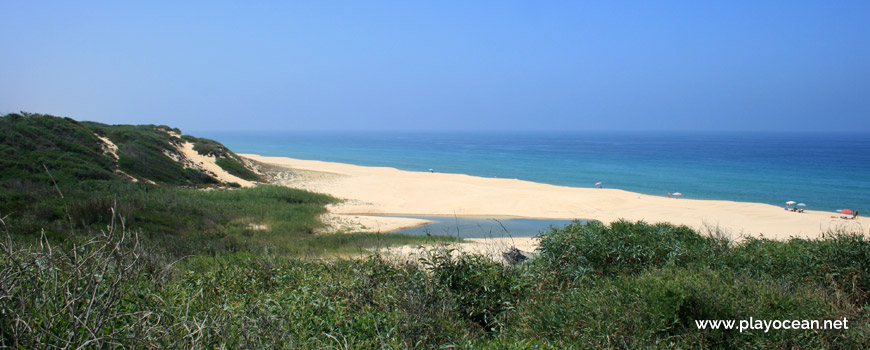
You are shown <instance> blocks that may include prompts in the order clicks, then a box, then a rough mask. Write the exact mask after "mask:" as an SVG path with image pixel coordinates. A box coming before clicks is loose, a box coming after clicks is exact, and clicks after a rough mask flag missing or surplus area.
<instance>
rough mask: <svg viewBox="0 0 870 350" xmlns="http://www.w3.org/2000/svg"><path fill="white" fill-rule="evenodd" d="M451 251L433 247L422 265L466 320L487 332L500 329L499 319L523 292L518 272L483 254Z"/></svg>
mask: <svg viewBox="0 0 870 350" xmlns="http://www.w3.org/2000/svg"><path fill="white" fill-rule="evenodd" d="M454 253H455V252H454V251H452V250H449V249H432V250H430V251H429V252H428V255H427V256H426V257H425V258H424V259H423V265H424V266H427V267H428V268H429V269H430V270H431V271H432V273H433V275H434V277H435V279H436V280H437V281H438V282H439V283H440V284H441V285H443V286H445V287H446V288H447V289H448V290H449V291H450V292H451V293H453V295H454V298H455V299H456V300H457V301H458V303H459V308H460V310H461V312H462V314H463V315H465V317H467V318H468V320H470V321H472V322H474V323H476V324H478V325H479V326H480V327H482V328H483V329H484V330H486V331H497V330H499V328H500V326H502V325H501V324H500V322H499V318H500V317H501V315H502V314H503V313H505V312H507V311H510V310H512V309H513V308H514V305H515V304H516V302H517V298H518V297H519V295H520V294H521V293H522V291H523V288H522V287H523V283H522V282H521V281H520V279H519V274H518V273H517V271H516V270H514V269H512V268H510V267H508V266H505V265H502V264H500V263H498V262H494V261H492V260H491V259H489V258H488V257H485V256H482V255H475V254H460V253H455V254H454Z"/></svg>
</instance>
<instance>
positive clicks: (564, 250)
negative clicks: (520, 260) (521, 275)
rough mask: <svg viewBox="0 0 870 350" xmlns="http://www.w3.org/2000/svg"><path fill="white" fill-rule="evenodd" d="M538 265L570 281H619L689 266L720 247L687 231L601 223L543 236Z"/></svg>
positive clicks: (555, 230)
mask: <svg viewBox="0 0 870 350" xmlns="http://www.w3.org/2000/svg"><path fill="white" fill-rule="evenodd" d="M538 238H540V245H539V247H538V250H539V252H540V255H539V257H538V262H539V263H540V264H542V265H543V268H544V269H547V270H550V271H553V272H555V273H556V274H557V276H558V277H560V278H562V279H564V280H567V281H576V280H578V279H579V278H581V277H584V276H587V275H588V274H590V273H591V274H595V275H599V276H617V275H621V274H633V273H639V272H641V271H644V270H646V269H649V268H653V267H663V266H666V265H673V266H685V265H687V264H689V263H692V262H695V261H698V260H700V259H703V258H706V257H708V256H710V255H711V254H712V253H713V252H714V251H715V248H716V244H717V242H715V241H713V240H708V239H706V238H704V237H701V236H700V235H698V233H697V232H695V231H694V230H692V229H690V228H688V227H685V226H674V225H671V224H655V225H651V224H647V223H645V222H642V221H639V222H636V223H632V222H627V221H615V222H613V223H611V224H610V225H604V224H602V223H601V222H598V221H590V222H587V223H579V222H577V223H574V224H571V225H568V226H566V227H564V228H551V229H550V231H549V232H543V233H541V234H540V235H538Z"/></svg>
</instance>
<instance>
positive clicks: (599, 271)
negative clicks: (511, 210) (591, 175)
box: [0, 114, 870, 349]
mask: <svg viewBox="0 0 870 350" xmlns="http://www.w3.org/2000/svg"><path fill="white" fill-rule="evenodd" d="M169 130H171V131H173V132H174V133H175V134H178V133H180V131H178V130H177V129H175V130H173V129H170V128H169V127H168V126H108V125H103V124H97V123H85V122H76V121H74V120H71V119H65V118H55V117H48V116H39V115H17V114H16V115H8V116H6V117H3V118H0V131H3V132H2V134H0V155H2V157H0V164H2V169H0V176H2V177H0V199H2V201H0V348H6V347H9V348H49V347H59V348H78V347H80V346H81V347H92V348H115V347H124V348H309V349H321V348H339V349H349V348H391V349H400V348H451V347H453V348H484V349H504V348H516V349H520V348H523V349H524V348H558V349H561V348H614V349H617V348H618V349H623V348H662V349H664V348H725V349H736V348H746V347H749V348H779V349H791V348H812V349H816V348H834V349H861V348H868V347H870V322H868V321H870V313H868V311H870V305H868V300H870V299H868V296H870V294H868V293H870V241H868V240H867V239H865V237H864V236H862V235H861V234H847V233H838V234H831V235H829V236H828V237H825V238H824V239H819V240H803V239H791V240H789V241H771V240H767V239H751V238H750V239H747V240H745V241H742V242H739V243H735V242H730V241H728V240H726V239H723V238H720V237H712V236H705V235H700V234H698V233H697V232H695V231H693V230H691V229H689V228H686V227H682V226H673V225H668V224H655V225H652V224H647V223H644V222H625V221H617V222H613V223H610V224H604V223H600V222H589V223H575V224H572V225H568V226H566V227H562V228H552V229H551V230H549V231H546V232H542V233H541V234H540V235H539V238H540V246H539V249H538V251H537V252H536V254H535V255H534V256H533V257H532V258H531V259H529V260H527V261H524V262H521V263H517V264H515V265H510V264H503V263H501V262H496V261H492V260H491V259H489V258H487V257H484V256H480V255H473V254H462V253H458V252H455V251H453V250H451V249H450V246H448V245H442V243H451V242H454V239H453V238H449V237H437V236H423V237H421V236H404V235H378V234H360V233H356V234H320V233H317V232H318V231H319V230H320V229H321V228H322V227H323V223H322V222H321V221H320V220H319V219H318V218H319V216H320V214H322V213H324V212H325V207H324V206H325V205H326V204H329V203H333V202H335V201H336V199H334V198H331V197H329V196H326V195H322V194H316V193H311V192H307V191H301V190H295V189H289V188H283V187H276V186H265V185H263V186H258V187H255V188H245V189H227V188H223V187H216V186H214V185H215V184H214V183H212V182H210V180H208V178H205V177H202V176H203V175H204V174H202V173H199V172H196V171H194V172H195V173H196V174H194V173H190V171H193V170H191V169H184V168H183V167H182V166H180V165H179V164H178V163H177V162H175V161H174V160H173V159H172V158H171V157H168V156H166V154H167V153H170V154H171V152H172V150H173V149H174V148H173V147H172V145H173V142H179V141H178V140H182V141H189V142H194V145H195V146H194V147H195V149H197V151H198V152H201V153H203V154H209V155H213V156H216V157H218V159H226V160H228V161H232V162H238V161H239V159H238V158H237V156H236V155H235V154H233V153H232V152H231V151H229V150H228V149H226V147H224V146H223V145H221V144H219V143H217V142H214V141H203V140H204V139H197V138H193V137H190V136H182V137H181V139H178V138H176V137H174V136H172V135H170V134H168V133H167V132H166V131H169ZM95 134H96V135H100V136H104V137H108V138H109V139H111V140H112V141H113V142H114V143H115V144H117V145H118V147H119V159H118V160H117V162H116V161H115V159H114V157H113V156H111V155H110V154H105V153H104V151H103V148H102V146H101V143H100V142H99V140H98V139H97V137H96V136H95ZM124 159H127V160H124ZM125 162H130V163H129V164H127V165H123V163H125ZM137 162H148V163H147V164H148V165H149V167H140V165H137ZM152 164H153V167H154V168H155V169H150V167H151V165H152ZM232 164H238V165H239V166H242V168H243V169H246V170H248V171H250V169H247V168H246V167H244V164H243V163H232ZM43 165H44V166H45V167H44V168H43ZM234 166H236V165H229V166H228V167H229V168H232V167H234ZM46 168H47V169H48V171H46ZM225 168H227V167H225ZM242 168H239V169H237V170H240V169H242ZM118 170H121V171H123V172H125V173H127V174H128V175H129V176H131V177H133V178H137V179H140V180H141V181H139V182H131V181H128V180H125V179H126V177H125V176H124V175H121V174H119V172H118ZM228 171H229V170H228ZM49 172H50V174H51V175H49ZM53 179H54V180H53ZM145 179H148V180H151V181H154V182H156V184H149V183H146V181H144V180H145ZM55 183H56V185H55ZM203 187H207V188H208V189H207V190H203V189H202V188H203ZM61 194H62V196H61ZM406 244H411V245H417V244H433V245H434V246H433V247H432V248H430V249H429V250H428V251H427V252H426V253H425V254H424V255H423V256H422V257H421V258H420V259H419V261H411V262H408V261H402V260H391V259H390V258H387V257H385V256H382V255H380V254H379V253H378V248H382V247H389V246H396V245H406ZM373 251H374V253H371V252H373ZM349 256H353V257H354V258H353V259H348V260H345V259H342V258H341V257H349ZM749 318H753V319H756V320H803V319H809V320H832V319H843V318H847V319H848V320H849V323H848V325H849V329H846V330H774V329H771V330H770V331H768V332H764V331H763V330H745V331H743V332H739V331H737V330H722V329H719V330H713V329H706V330H699V329H698V328H697V326H696V323H695V321H697V320H712V319H725V320H747V319H749Z"/></svg>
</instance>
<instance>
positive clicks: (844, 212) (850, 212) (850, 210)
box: [837, 209, 852, 214]
mask: <svg viewBox="0 0 870 350" xmlns="http://www.w3.org/2000/svg"><path fill="white" fill-rule="evenodd" d="M837 211H838V212H841V213H843V214H852V209H842V210H837Z"/></svg>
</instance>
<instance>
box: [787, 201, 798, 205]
mask: <svg viewBox="0 0 870 350" xmlns="http://www.w3.org/2000/svg"><path fill="white" fill-rule="evenodd" d="M795 203H797V202H795V201H788V202H785V205H792V204H795Z"/></svg>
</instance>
